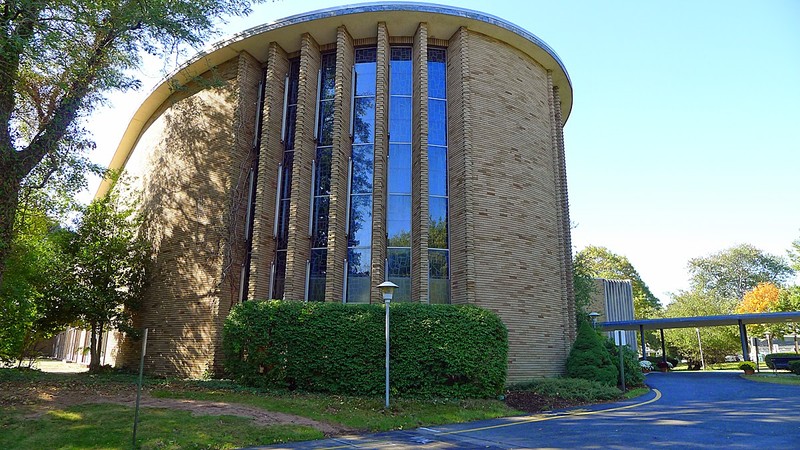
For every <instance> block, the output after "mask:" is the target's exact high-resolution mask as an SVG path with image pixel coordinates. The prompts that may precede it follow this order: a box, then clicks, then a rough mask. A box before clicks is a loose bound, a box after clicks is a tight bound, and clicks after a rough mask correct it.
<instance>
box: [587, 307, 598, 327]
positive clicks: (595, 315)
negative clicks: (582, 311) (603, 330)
mask: <svg viewBox="0 0 800 450" xmlns="http://www.w3.org/2000/svg"><path fill="white" fill-rule="evenodd" d="M589 317H590V318H591V319H592V328H597V318H598V317H600V313H599V312H597V311H592V312H590V313H589Z"/></svg>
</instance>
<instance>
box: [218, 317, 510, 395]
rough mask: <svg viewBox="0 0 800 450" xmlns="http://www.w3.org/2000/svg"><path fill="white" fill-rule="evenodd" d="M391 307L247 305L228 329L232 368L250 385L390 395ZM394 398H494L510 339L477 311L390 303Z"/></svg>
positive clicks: (226, 340)
mask: <svg viewBox="0 0 800 450" xmlns="http://www.w3.org/2000/svg"><path fill="white" fill-rule="evenodd" d="M384 314H385V312H384V307H383V305H380V304H374V305H343V304H341V303H303V302H293V301H286V302H282V301H250V302H244V303H242V304H240V305H237V306H236V307H234V309H233V310H232V311H231V313H230V315H229V316H228V318H227V320H226V322H225V326H224V329H223V351H224V353H225V368H226V370H227V371H228V373H229V375H230V376H231V377H232V378H234V379H235V380H237V381H239V382H241V383H243V384H246V385H251V386H259V387H274V388H287V389H290V390H291V389H299V390H303V391H310V392H327V393H335V394H352V395H376V394H380V393H383V392H384V374H385V371H384V370H385V368H384V362H385V354H384V351H385V335H384V317H385V316H384ZM390 331H391V341H390V343H391V352H390V358H391V373H390V377H391V378H390V388H391V390H392V395H400V396H411V397H413V396H425V397H431V396H434V397H455V398H467V397H491V396H495V395H498V394H500V393H501V392H502V390H503V386H504V383H505V378H506V365H507V357H508V336H507V335H508V333H507V331H506V328H505V326H504V325H503V323H502V321H501V320H500V318H499V317H497V315H496V314H494V313H492V312H490V311H487V310H484V309H480V308H478V307H475V306H471V305H458V306H457V305H423V304H419V303H396V304H392V305H391V330H390Z"/></svg>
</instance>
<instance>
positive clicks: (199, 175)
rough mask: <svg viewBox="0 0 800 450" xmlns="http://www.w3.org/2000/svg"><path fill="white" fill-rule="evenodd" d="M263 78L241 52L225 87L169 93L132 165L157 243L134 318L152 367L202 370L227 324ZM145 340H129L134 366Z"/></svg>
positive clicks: (210, 365)
mask: <svg viewBox="0 0 800 450" xmlns="http://www.w3.org/2000/svg"><path fill="white" fill-rule="evenodd" d="M207 75H208V76H209V78H211V77H212V75H210V74H207ZM259 76H260V68H259V67H258V65H257V63H256V62H255V60H253V59H252V58H251V57H249V55H242V56H241V57H240V58H234V59H233V60H231V61H229V62H228V63H226V64H224V65H222V66H220V67H219V68H218V69H217V70H216V71H215V72H214V74H213V78H215V79H216V80H217V81H221V82H222V86H220V87H212V88H205V86H198V85H190V86H188V87H187V89H186V90H185V91H181V92H178V93H176V94H174V95H173V96H171V97H170V98H169V99H168V100H167V102H166V103H165V104H164V105H163V106H162V108H161V109H160V114H158V115H157V116H155V118H154V119H153V120H152V121H151V123H150V125H149V127H148V129H147V130H146V131H145V132H144V133H143V135H142V136H141V137H140V139H139V142H138V144H137V146H136V148H135V150H134V151H133V153H132V155H131V157H130V159H129V160H128V163H127V165H126V171H125V177H128V178H129V179H132V180H135V182H134V186H135V187H138V188H140V189H141V190H142V198H143V201H142V203H141V209H142V212H143V214H144V215H145V217H146V218H147V221H146V226H145V228H144V230H143V231H144V233H145V235H146V236H147V238H148V239H149V240H150V242H151V243H152V244H153V249H154V259H153V262H152V267H151V268H150V270H149V283H148V287H147V290H146V292H145V293H144V295H143V299H142V304H141V307H140V310H139V311H138V312H137V313H136V314H135V326H136V327H137V328H145V327H147V328H149V337H148V349H147V354H146V358H145V364H146V366H145V367H146V370H147V372H148V373H151V374H171V375H179V376H189V377H197V376H200V375H201V374H202V373H203V371H205V370H213V369H214V366H215V363H216V362H217V361H218V358H217V357H218V356H219V355H218V351H219V342H220V331H221V327H220V326H221V323H222V320H224V316H225V315H227V312H228V310H229V308H230V306H231V304H232V303H233V302H234V301H235V299H236V295H237V292H238V281H239V271H238V268H240V267H241V263H242V259H241V258H242V256H243V255H242V252H241V250H242V246H241V239H242V234H243V216H244V205H243V203H244V201H243V200H242V198H243V197H244V198H246V189H245V188H244V187H245V186H246V184H247V183H246V178H247V171H248V170H249V162H250V158H251V153H250V147H251V146H252V139H253V126H254V120H255V119H254V115H255V114H254V112H255V109H254V106H253V102H254V101H255V100H256V95H255V92H256V91H257V86H258V81H257V79H258V77H259ZM253 84H255V87H253V86H252V85H253ZM242 87H244V89H242ZM198 91H199V92H198ZM248 134H249V136H248ZM140 346H141V343H140V342H139V341H134V340H132V339H130V338H125V339H123V342H121V344H120V354H119V362H120V364H121V365H125V366H128V367H136V365H137V362H138V357H139V351H140Z"/></svg>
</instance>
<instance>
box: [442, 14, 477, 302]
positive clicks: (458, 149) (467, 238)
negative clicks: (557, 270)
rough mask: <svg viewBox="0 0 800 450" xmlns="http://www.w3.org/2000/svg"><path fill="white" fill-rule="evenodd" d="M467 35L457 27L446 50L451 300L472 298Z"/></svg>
mask: <svg viewBox="0 0 800 450" xmlns="http://www.w3.org/2000/svg"><path fill="white" fill-rule="evenodd" d="M470 83H471V76H470V68H469V34H468V32H467V30H466V28H463V27H462V28H460V29H459V30H458V31H456V33H455V34H454V35H453V36H452V37H451V38H450V41H449V46H448V49H447V102H448V109H449V118H448V124H447V129H448V134H449V139H448V156H449V162H450V167H449V168H448V170H449V172H450V174H449V177H448V178H449V181H450V220H451V222H452V223H451V225H450V264H451V268H450V273H451V281H450V284H451V289H452V295H451V299H452V300H451V301H452V303H472V304H474V303H475V302H476V299H475V276H476V273H475V270H476V269H475V256H474V253H475V238H474V232H475V223H474V221H475V217H474V215H475V200H474V198H473V190H474V189H475V185H474V176H473V174H472V171H473V162H472V159H473V151H474V150H473V148H472V136H471V134H472V133H471V128H470V126H469V124H471V123H472V104H471V102H472V100H471V96H470Z"/></svg>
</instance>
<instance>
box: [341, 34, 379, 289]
mask: <svg viewBox="0 0 800 450" xmlns="http://www.w3.org/2000/svg"><path fill="white" fill-rule="evenodd" d="M375 58H376V49H375V48H374V47H372V48H359V49H356V52H355V68H354V71H353V76H354V77H355V82H354V83H353V86H354V87H355V90H354V92H353V151H352V155H351V159H350V192H349V194H350V201H349V204H350V211H349V217H350V222H349V224H348V236H347V237H348V242H347V299H346V300H347V302H348V303H369V294H370V264H371V249H372V181H373V172H374V143H375Z"/></svg>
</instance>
